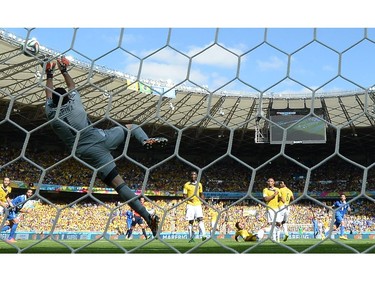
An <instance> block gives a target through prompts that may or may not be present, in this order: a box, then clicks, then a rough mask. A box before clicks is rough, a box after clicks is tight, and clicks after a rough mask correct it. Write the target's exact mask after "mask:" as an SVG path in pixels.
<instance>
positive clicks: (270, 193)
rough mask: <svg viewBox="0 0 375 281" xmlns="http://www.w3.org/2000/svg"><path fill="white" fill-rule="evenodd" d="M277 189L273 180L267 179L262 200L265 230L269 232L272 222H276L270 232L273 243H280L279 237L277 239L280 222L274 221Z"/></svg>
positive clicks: (276, 210)
mask: <svg viewBox="0 0 375 281" xmlns="http://www.w3.org/2000/svg"><path fill="white" fill-rule="evenodd" d="M279 197H280V196H279V189H278V188H277V187H275V180H274V179H273V178H269V179H268V180H267V187H265V188H264V189H263V200H264V202H266V204H267V223H268V225H267V230H270V229H271V227H272V224H273V222H274V221H275V222H276V226H275V229H276V230H275V229H274V230H273V231H272V239H273V240H274V241H277V240H278V241H280V237H277V233H278V232H279V229H280V226H281V220H276V217H277V213H278V211H279Z"/></svg>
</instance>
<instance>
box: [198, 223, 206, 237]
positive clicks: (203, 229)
mask: <svg viewBox="0 0 375 281" xmlns="http://www.w3.org/2000/svg"><path fill="white" fill-rule="evenodd" d="M198 226H199V230H200V232H201V234H202V237H206V228H205V227H204V223H203V221H200V222H199V224H198Z"/></svg>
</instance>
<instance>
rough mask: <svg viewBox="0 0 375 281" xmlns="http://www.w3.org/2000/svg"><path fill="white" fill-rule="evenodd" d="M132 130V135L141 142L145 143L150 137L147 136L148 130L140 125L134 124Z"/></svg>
mask: <svg viewBox="0 0 375 281" xmlns="http://www.w3.org/2000/svg"><path fill="white" fill-rule="evenodd" d="M131 128H132V131H131V135H132V136H133V137H135V138H136V139H137V141H139V142H140V143H143V142H144V141H145V140H147V139H148V138H149V137H148V136H147V134H146V132H145V131H144V130H143V129H142V128H141V127H139V126H138V125H135V124H132V127H131Z"/></svg>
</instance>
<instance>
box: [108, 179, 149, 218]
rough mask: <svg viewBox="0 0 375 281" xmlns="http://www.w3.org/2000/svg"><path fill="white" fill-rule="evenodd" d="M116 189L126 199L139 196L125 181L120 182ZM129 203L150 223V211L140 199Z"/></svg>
mask: <svg viewBox="0 0 375 281" xmlns="http://www.w3.org/2000/svg"><path fill="white" fill-rule="evenodd" d="M115 190H116V191H117V193H118V194H119V195H120V197H121V198H122V199H123V200H124V201H128V200H130V199H132V198H136V197H137V195H135V194H134V192H133V191H132V190H131V189H130V188H129V187H128V186H127V185H126V184H125V183H122V184H120V185H119V186H118V187H116V188H115ZM128 204H129V206H130V207H131V208H132V209H133V210H134V211H136V212H137V213H138V214H140V215H141V217H143V218H144V219H145V221H146V222H147V224H148V225H150V221H151V216H150V213H149V212H148V211H147V210H146V208H145V207H144V206H142V204H141V202H139V200H138V199H136V200H132V201H130V202H129V203H128Z"/></svg>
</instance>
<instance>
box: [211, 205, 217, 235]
mask: <svg viewBox="0 0 375 281" xmlns="http://www.w3.org/2000/svg"><path fill="white" fill-rule="evenodd" d="M218 215H219V214H218V212H217V211H216V210H215V209H214V208H210V211H209V216H210V218H211V236H214V235H215V232H214V227H215V224H216V221H217V217H218Z"/></svg>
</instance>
